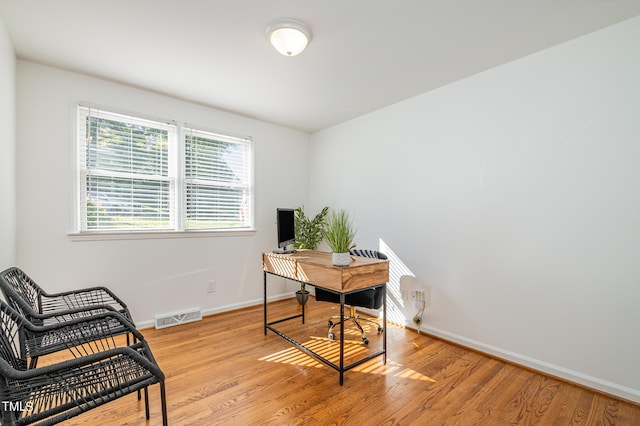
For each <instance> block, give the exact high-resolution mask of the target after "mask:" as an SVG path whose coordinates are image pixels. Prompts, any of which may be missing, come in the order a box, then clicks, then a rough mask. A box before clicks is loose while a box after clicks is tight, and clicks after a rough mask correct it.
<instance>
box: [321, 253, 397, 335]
mask: <svg viewBox="0 0 640 426" xmlns="http://www.w3.org/2000/svg"><path fill="white" fill-rule="evenodd" d="M350 254H351V255H352V256H361V257H369V258H372V259H381V260H386V259H387V256H386V255H385V254H384V253H381V252H379V251H375V250H367V249H353V250H350ZM384 294H385V293H384V288H382V286H380V287H375V288H372V289H367V290H363V291H359V292H357V293H352V294H347V295H346V296H345V304H347V305H349V315H348V316H345V317H344V318H343V319H342V320H341V319H340V315H334V316H332V317H331V318H329V321H328V327H329V331H328V333H327V336H328V338H329V339H332V340H333V339H334V338H335V333H334V332H333V329H334V328H335V326H337V325H340V326H342V324H343V322H346V321H351V322H353V324H354V325H355V326H356V327H357V328H358V330H359V331H360V337H361V338H362V341H363V342H364V344H369V338H368V337H367V335H366V333H365V331H364V328H362V324H360V322H362V321H366V322H369V323H371V324H373V325H375V326H376V327H377V331H378V333H382V332H383V331H384V329H383V328H382V326H381V325H380V323H379V322H378V321H376V320H373V319H370V318H364V317H361V316H360V315H358V312H357V311H356V307H362V308H368V309H380V307H381V306H382V303H383V302H384V300H383V297H384ZM316 300H317V301H320V302H331V303H340V295H339V294H338V293H334V292H331V291H328V290H324V289H322V288H316ZM335 320H337V321H335Z"/></svg>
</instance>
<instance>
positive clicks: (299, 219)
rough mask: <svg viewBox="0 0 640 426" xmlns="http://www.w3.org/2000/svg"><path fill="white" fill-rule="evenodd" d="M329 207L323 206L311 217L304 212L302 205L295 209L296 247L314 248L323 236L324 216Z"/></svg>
mask: <svg viewBox="0 0 640 426" xmlns="http://www.w3.org/2000/svg"><path fill="white" fill-rule="evenodd" d="M328 211H329V207H325V208H323V209H322V210H321V211H320V213H318V214H317V215H316V216H315V217H314V218H313V219H311V218H308V217H307V216H306V215H305V214H304V207H298V208H296V209H295V212H296V215H295V218H294V222H295V239H296V241H295V246H296V248H297V249H301V250H303V249H309V250H314V249H315V248H316V247H318V244H320V241H322V238H323V237H324V228H325V226H326V224H327V222H326V220H325V217H326V216H327V212H328Z"/></svg>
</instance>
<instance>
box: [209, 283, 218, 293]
mask: <svg viewBox="0 0 640 426" xmlns="http://www.w3.org/2000/svg"><path fill="white" fill-rule="evenodd" d="M215 292H216V282H215V280H211V281H209V282H207V293H215Z"/></svg>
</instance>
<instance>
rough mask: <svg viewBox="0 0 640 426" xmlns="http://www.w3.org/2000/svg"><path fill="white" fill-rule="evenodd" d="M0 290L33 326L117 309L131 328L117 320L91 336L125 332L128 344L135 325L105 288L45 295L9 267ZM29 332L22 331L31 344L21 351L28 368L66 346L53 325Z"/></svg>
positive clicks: (118, 300)
mask: <svg viewBox="0 0 640 426" xmlns="http://www.w3.org/2000/svg"><path fill="white" fill-rule="evenodd" d="M0 290H1V291H2V293H3V294H4V297H5V299H6V301H7V302H8V303H9V304H10V305H11V306H12V307H13V308H14V309H15V310H17V311H18V312H19V313H20V315H21V316H23V317H24V318H25V319H26V320H27V321H28V322H29V323H31V324H33V325H34V326H39V325H52V324H60V323H65V322H67V321H70V320H74V319H78V318H86V317H90V316H93V315H97V314H100V313H107V312H117V313H119V314H121V315H122V316H123V317H124V318H125V319H126V321H125V322H129V324H130V325H131V327H123V326H122V325H121V324H120V322H112V323H110V324H111V325H112V328H109V329H101V330H100V331H101V332H104V333H105V335H101V334H99V333H97V334H95V335H94V338H95V339H100V338H102V337H108V336H114V335H119V334H127V343H129V336H128V330H129V329H130V328H135V325H134V324H133V320H132V319H131V314H130V313H129V309H128V308H127V305H126V304H125V303H124V302H123V301H122V300H120V299H119V298H118V297H117V296H116V295H115V294H113V293H112V292H111V291H109V290H108V289H107V288H105V287H92V288H85V289H80V290H72V291H66V292H62V293H56V294H48V293H47V292H45V291H44V290H43V289H42V288H41V287H40V286H38V285H37V284H36V283H35V281H33V280H32V279H31V278H29V276H28V275H27V274H25V273H24V272H23V271H22V270H20V269H19V268H16V267H12V268H9V269H7V270H5V271H3V272H2V273H0ZM32 332H33V331H31V330H25V333H27V334H28V336H27V341H28V342H30V345H29V346H28V347H27V349H28V353H27V354H23V355H28V356H29V357H30V358H31V359H30V365H29V367H30V368H34V367H35V366H36V364H37V362H38V357H39V356H42V355H46V354H50V353H53V352H56V351H58V350H60V349H61V348H66V347H67V342H66V340H65V339H66V338H67V336H65V335H64V334H61V333H60V332H59V331H58V330H57V329H55V328H54V329H51V330H48V331H47V332H46V334H40V335H31V334H30V333H32Z"/></svg>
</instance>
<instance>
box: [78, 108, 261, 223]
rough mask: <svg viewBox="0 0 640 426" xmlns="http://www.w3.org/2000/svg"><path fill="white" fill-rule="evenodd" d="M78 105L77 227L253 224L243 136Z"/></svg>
mask: <svg viewBox="0 0 640 426" xmlns="http://www.w3.org/2000/svg"><path fill="white" fill-rule="evenodd" d="M78 112H79V114H78V117H79V120H78V123H79V129H78V130H79V132H78V135H79V137H78V147H79V155H78V159H79V167H78V169H79V203H78V205H79V209H78V210H79V221H78V222H79V226H78V228H79V231H80V232H81V233H82V232H90V233H100V232H105V233H108V232H119V231H138V232H146V231H188V230H221V229H249V228H251V226H252V224H253V212H252V199H253V188H252V187H253V184H252V182H253V177H252V168H253V160H252V144H251V141H250V140H249V139H241V138H234V137H230V136H224V135H218V134H214V133H211V132H206V131H204V130H201V129H197V128H195V126H182V125H179V124H178V123H175V122H161V121H158V120H148V119H144V118H141V117H133V116H131V115H124V114H119V113H115V112H110V111H105V110H102V109H96V108H93V107H89V106H84V105H81V106H80V107H79V108H78Z"/></svg>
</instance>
